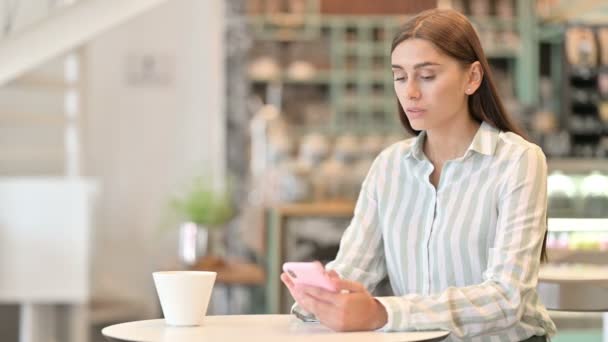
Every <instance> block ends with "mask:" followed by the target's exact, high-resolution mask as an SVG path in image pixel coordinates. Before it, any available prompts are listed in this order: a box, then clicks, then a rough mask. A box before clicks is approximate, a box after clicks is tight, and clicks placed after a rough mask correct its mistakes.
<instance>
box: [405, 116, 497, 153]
mask: <svg viewBox="0 0 608 342" xmlns="http://www.w3.org/2000/svg"><path fill="white" fill-rule="evenodd" d="M499 133H500V131H499V130H498V129H497V128H495V127H493V126H491V125H490V124H488V123H486V122H485V121H484V122H482V123H481V125H480V126H479V129H478V130H477V133H475V136H474V137H473V141H471V144H470V145H469V147H468V148H467V150H466V152H465V154H464V155H465V156H467V155H468V154H469V153H470V151H475V152H477V153H481V154H484V155H488V156H492V155H494V152H495V151H496V144H497V143H498V135H499ZM425 139H426V131H422V132H420V133H419V134H418V136H417V137H415V138H414V143H413V144H412V147H411V148H410V149H409V150H408V152H407V153H406V154H405V157H406V158H409V157H414V158H416V159H417V160H419V161H422V160H425V159H427V158H426V156H425V155H424V152H423V149H422V148H423V146H424V140H425Z"/></svg>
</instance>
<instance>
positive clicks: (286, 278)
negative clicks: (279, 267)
mask: <svg viewBox="0 0 608 342" xmlns="http://www.w3.org/2000/svg"><path fill="white" fill-rule="evenodd" d="M281 281H283V283H284V284H285V285H287V287H289V288H293V286H294V284H293V280H291V278H290V277H289V275H288V274H287V273H284V272H283V273H281Z"/></svg>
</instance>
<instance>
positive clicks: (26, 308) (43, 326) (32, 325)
mask: <svg viewBox="0 0 608 342" xmlns="http://www.w3.org/2000/svg"><path fill="white" fill-rule="evenodd" d="M55 323H56V322H55V308H54V307H53V305H45V304H32V303H24V304H21V312H20V318H19V342H57V332H56V329H55V328H56V324H55Z"/></svg>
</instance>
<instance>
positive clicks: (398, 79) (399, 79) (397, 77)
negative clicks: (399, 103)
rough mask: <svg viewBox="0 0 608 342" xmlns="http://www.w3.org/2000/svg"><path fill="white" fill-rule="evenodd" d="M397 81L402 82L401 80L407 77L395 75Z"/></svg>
mask: <svg viewBox="0 0 608 342" xmlns="http://www.w3.org/2000/svg"><path fill="white" fill-rule="evenodd" d="M396 81H400V82H401V81H405V77H403V76H401V77H399V76H395V82H396Z"/></svg>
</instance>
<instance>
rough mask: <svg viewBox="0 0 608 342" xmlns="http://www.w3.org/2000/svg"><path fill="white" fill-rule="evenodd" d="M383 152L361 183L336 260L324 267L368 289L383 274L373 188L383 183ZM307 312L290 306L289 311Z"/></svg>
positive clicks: (382, 257)
mask: <svg viewBox="0 0 608 342" xmlns="http://www.w3.org/2000/svg"><path fill="white" fill-rule="evenodd" d="M382 156H383V154H381V155H380V156H379V157H377V158H376V160H374V163H373V164H372V166H371V167H370V170H369V172H368V174H367V176H366V177H365V180H364V181H363V184H362V185H361V191H360V193H359V197H358V199H357V204H356V206H355V211H354V214H353V218H352V220H351V222H350V224H349V225H348V227H347V228H346V230H345V231H344V234H343V235H342V238H341V240H340V248H339V250H338V254H337V256H336V259H335V260H333V261H331V262H330V263H328V264H327V265H326V266H325V268H326V269H327V270H334V271H336V272H337V273H338V274H339V275H340V277H342V278H345V279H349V280H352V281H356V282H359V283H362V284H363V285H364V286H365V287H366V288H367V289H368V291H370V292H372V291H373V290H374V289H375V287H376V286H377V285H378V283H379V282H380V281H381V280H382V279H384V277H385V276H386V263H385V259H384V244H383V240H382V229H381V227H380V220H379V218H378V202H377V200H376V196H377V192H376V189H377V187H378V186H379V184H382V183H383V182H384V173H385V171H386V170H384V169H385V168H386V166H385V161H384V160H385V159H384V158H382ZM294 311H297V313H298V314H300V315H307V314H308V313H307V312H305V311H304V310H302V309H301V308H299V307H298V305H297V303H296V304H295V305H294V306H293V307H292V313H293V312H294Z"/></svg>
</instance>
